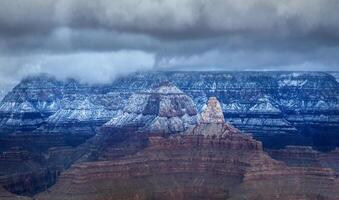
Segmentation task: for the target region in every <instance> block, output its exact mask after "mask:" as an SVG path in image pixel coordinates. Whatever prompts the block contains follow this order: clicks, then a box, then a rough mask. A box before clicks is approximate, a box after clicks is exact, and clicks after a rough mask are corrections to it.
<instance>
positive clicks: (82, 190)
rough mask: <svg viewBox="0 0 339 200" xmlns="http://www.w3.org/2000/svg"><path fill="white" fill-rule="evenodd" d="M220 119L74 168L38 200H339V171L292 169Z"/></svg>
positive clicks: (151, 140) (214, 119)
mask: <svg viewBox="0 0 339 200" xmlns="http://www.w3.org/2000/svg"><path fill="white" fill-rule="evenodd" d="M211 101H212V102H213V101H214V102H215V101H216V99H214V98H212V99H211ZM215 105H217V104H214V103H208V104H207V108H206V112H209V111H211V110H218V109H215V108H213V106H215ZM219 115H220V113H215V115H208V116H209V119H208V120H205V123H201V124H198V125H196V126H195V127H194V128H191V129H188V130H187V131H186V132H184V133H180V134H172V135H170V136H169V137H162V136H151V137H150V138H149V142H148V146H147V147H146V148H145V149H143V150H141V151H139V152H138V153H136V154H134V155H129V156H125V157H122V158H118V159H114V160H110V161H99V162H85V163H79V164H76V165H74V166H73V167H72V168H71V169H70V170H68V171H66V172H65V173H63V174H62V175H61V177H60V179H59V181H58V182H57V184H56V185H54V186H53V187H52V188H51V189H50V190H49V191H48V192H44V193H42V194H40V195H38V196H37V197H36V198H37V199H39V200H44V199H48V200H50V199H51V200H53V199H55V200H58V199H72V200H77V199H84V200H86V199H88V200H89V199H91V200H93V199H96V200H101V199H102V200H103V199H105V200H107V199H179V200H180V199H263V200H266V199H267V200H271V199H281V200H289V199H290V200H297V199H310V200H318V199H331V200H335V199H338V198H339V191H338V190H337V188H338V187H339V182H338V179H337V178H336V174H335V171H334V170H332V169H329V168H321V167H291V166H287V165H285V164H284V163H283V162H279V161H276V160H273V159H272V158H271V157H270V156H269V155H268V154H266V153H265V152H264V151H263V149H262V145H261V142H258V141H256V140H254V139H253V138H252V137H251V136H248V135H244V134H241V133H240V131H238V130H237V129H235V128H233V127H231V126H229V125H228V124H227V123H223V122H220V121H218V119H220V118H219ZM214 116H215V118H214ZM205 119H206V118H205Z"/></svg>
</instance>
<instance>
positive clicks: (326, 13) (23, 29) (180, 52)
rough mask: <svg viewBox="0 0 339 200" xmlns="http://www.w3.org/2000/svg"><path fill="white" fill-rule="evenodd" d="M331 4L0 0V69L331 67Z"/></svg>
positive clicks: (334, 9)
mask: <svg viewBox="0 0 339 200" xmlns="http://www.w3.org/2000/svg"><path fill="white" fill-rule="evenodd" d="M338 10H339V2H338V1H337V0H280V1H274V0H123V1H121V0H96V1H93V0H58V1H55V0H25V1H14V0H2V1H1V2H0V64H1V65H2V66H1V67H0V70H1V74H0V75H2V76H3V77H5V76H6V77H8V76H9V75H10V76H13V77H21V76H24V75H25V74H30V72H32V71H33V72H36V73H37V72H46V71H47V72H48V73H49V72H51V73H54V74H56V75H60V74H62V76H73V77H74V76H81V77H80V78H83V79H87V78H88V77H87V76H86V75H84V74H82V75H78V74H77V70H78V69H79V68H80V67H79V66H81V65H84V63H82V61H81V60H83V59H84V58H86V60H87V62H86V63H85V64H86V66H87V68H86V70H88V73H89V74H91V73H92V71H98V69H99V71H101V72H104V73H105V74H106V73H112V74H115V73H114V72H115V71H124V70H125V69H126V64H124V63H127V64H133V65H138V63H139V65H140V67H139V68H137V66H134V67H133V70H137V69H142V68H145V67H146V68H147V69H149V68H152V67H154V68H161V69H163V68H164V69H179V70H180V69H199V70H200V69H210V68H216V69H225V70H234V69H237V70H241V69H244V70H290V69H297V70H339V68H338V66H339V51H338V50H339V23H338V21H339V14H338ZM117 56H118V57H119V56H120V58H121V59H120V60H119V61H118V62H115V60H117V59H118V57H117ZM111 57H113V58H114V59H111ZM134 57H135V58H134ZM77 59H79V60H77ZM131 60H133V63H131ZM68 62H72V63H68ZM113 65H114V66H113ZM27 66H29V67H27ZM51 66H52V67H51ZM66 66H67V67H66ZM97 66H101V67H99V68H98V67H97ZM102 66H104V67H102ZM110 66H112V67H111V68H112V70H108V71H107V68H110ZM5 68H6V69H7V68H12V70H5ZM58 68H59V69H61V70H58ZM127 68H128V67H127ZM51 69H53V70H51ZM91 69H93V70H91ZM133 70H132V71H133ZM127 71H128V72H129V71H131V70H127ZM12 74H13V75H12ZM80 74H81V73H80ZM101 75H102V74H100V73H99V74H98V76H101ZM89 77H90V76H89ZM110 77H111V76H108V77H107V80H109V79H110ZM112 77H115V75H112ZM90 78H91V79H92V77H90ZM13 79H15V78H13ZM94 79H95V80H96V78H94ZM98 79H100V78H98ZM90 81H93V80H90ZM94 82H95V81H94Z"/></svg>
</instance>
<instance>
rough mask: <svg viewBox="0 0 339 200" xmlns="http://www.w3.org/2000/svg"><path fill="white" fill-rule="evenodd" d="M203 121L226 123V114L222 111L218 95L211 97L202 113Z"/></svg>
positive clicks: (207, 122)
mask: <svg viewBox="0 0 339 200" xmlns="http://www.w3.org/2000/svg"><path fill="white" fill-rule="evenodd" d="M201 123H206V124H210V123H217V124H223V123H225V119H224V114H223V113H222V109H221V106H220V103H219V101H218V99H217V98H216V97H210V98H209V100H208V102H207V106H206V107H205V108H204V110H203V112H202V113H201Z"/></svg>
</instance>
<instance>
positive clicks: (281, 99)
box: [0, 72, 339, 148]
mask: <svg viewBox="0 0 339 200" xmlns="http://www.w3.org/2000/svg"><path fill="white" fill-rule="evenodd" d="M164 81H170V82H171V83H173V85H175V86H177V87H178V88H179V89H181V90H182V91H183V92H184V93H186V94H187V95H189V96H190V97H191V98H192V99H193V101H194V103H195V104H196V105H197V108H198V111H201V110H202V108H203V106H204V105H205V103H206V101H207V99H208V98H209V97H210V96H216V97H217V98H218V99H219V100H220V105H221V108H222V110H223V113H224V117H225V120H226V121H229V122H230V123H231V124H233V125H234V126H235V127H237V128H239V129H240V130H242V131H244V132H247V133H253V134H254V136H255V138H257V139H259V140H261V141H263V142H264V145H266V146H268V147H281V146H282V145H285V144H290V145H295V144H307V145H314V146H318V147H323V148H330V147H334V146H338V144H339V141H338V139H337V138H338V137H337V136H338V135H337V133H338V131H337V130H338V127H339V125H338V122H339V118H338V117H339V112H338V110H339V108H338V93H339V92H338V90H339V89H338V88H339V86H338V84H339V83H338V82H337V81H336V80H335V78H334V77H333V76H331V75H329V74H326V73H316V72H309V73H293V72H147V73H136V74H132V75H130V76H127V77H122V78H120V79H117V80H116V81H114V82H113V83H112V84H109V85H92V86H89V85H86V84H80V83H78V82H76V81H74V80H66V81H57V80H55V79H53V78H49V77H46V76H41V77H36V78H28V79H26V80H24V81H22V82H21V83H20V84H19V85H18V86H16V87H15V88H14V89H13V90H12V91H11V92H10V93H9V94H8V95H6V97H5V98H4V99H3V101H2V102H1V103H0V128H1V133H2V135H3V134H5V133H12V132H13V131H18V130H21V131H32V130H36V131H35V132H38V133H39V134H41V133H46V132H54V133H65V132H67V133H84V134H87V135H88V134H89V135H93V133H94V132H96V130H97V127H100V126H101V125H102V124H104V123H106V122H108V121H109V120H110V119H112V118H113V117H115V116H117V115H119V114H121V112H124V111H123V108H124V107H125V105H126V104H127V103H128V99H129V97H130V96H131V95H132V94H133V93H135V92H137V93H138V92H143V91H145V90H147V89H149V88H153V87H154V86H156V85H159V83H161V82H164ZM37 128H38V129H37Z"/></svg>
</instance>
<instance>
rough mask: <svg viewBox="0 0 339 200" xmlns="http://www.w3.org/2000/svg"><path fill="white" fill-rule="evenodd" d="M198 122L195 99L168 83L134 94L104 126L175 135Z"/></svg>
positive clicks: (105, 127)
mask: <svg viewBox="0 0 339 200" xmlns="http://www.w3.org/2000/svg"><path fill="white" fill-rule="evenodd" d="M198 121H199V116H198V113H197V110H196V108H195V105H194V102H193V101H192V99H191V98H190V97H189V96H187V95H186V94H184V93H183V92H182V91H181V90H180V89H178V88H177V87H176V86H174V85H172V84H170V83H168V82H165V83H161V85H160V86H159V87H155V88H154V89H152V90H150V91H147V92H140V93H136V94H133V95H132V96H131V97H130V98H129V101H128V103H127V105H126V106H125V108H124V109H123V112H121V113H119V114H117V115H116V116H114V118H113V119H111V120H110V121H109V122H107V123H105V124H104V125H103V129H105V130H107V129H110V128H114V129H116V128H119V129H122V130H126V129H131V128H136V130H134V131H136V132H144V133H145V132H146V133H152V132H155V133H163V134H173V133H178V132H183V131H185V130H186V129H187V128H189V127H190V126H194V125H196V124H197V123H198ZM111 131H112V130H111Z"/></svg>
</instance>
